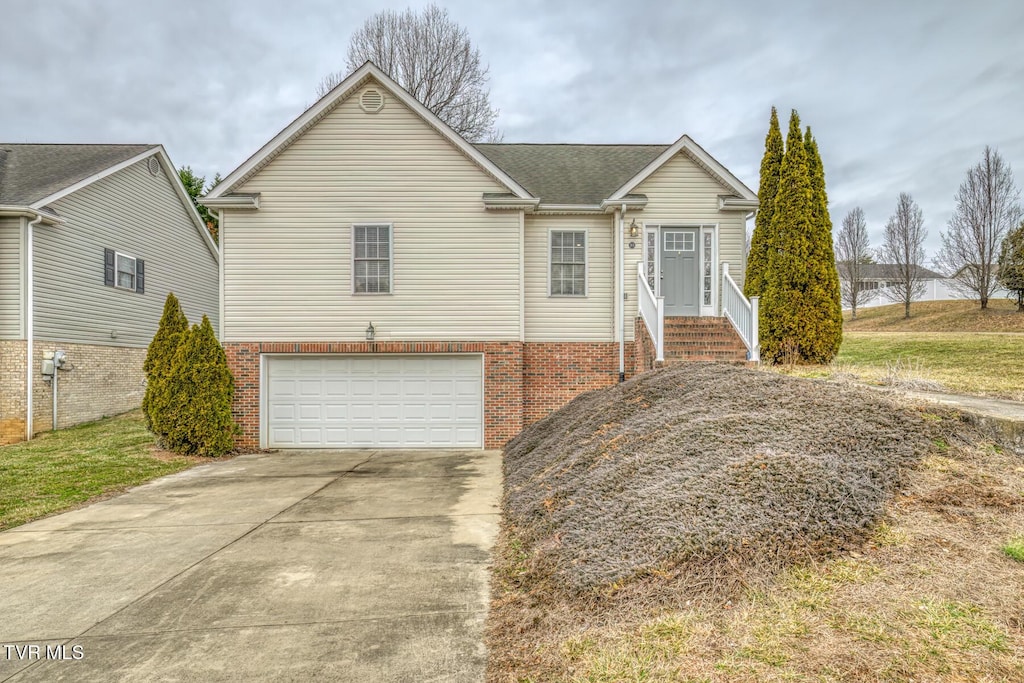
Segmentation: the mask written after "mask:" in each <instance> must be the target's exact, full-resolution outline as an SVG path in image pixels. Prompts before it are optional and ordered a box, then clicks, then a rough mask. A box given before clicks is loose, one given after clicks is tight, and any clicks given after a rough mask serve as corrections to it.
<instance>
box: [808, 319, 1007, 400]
mask: <svg viewBox="0 0 1024 683" xmlns="http://www.w3.org/2000/svg"><path fill="white" fill-rule="evenodd" d="M897 365H898V366H899V368H898V374H899V375H900V379H902V380H911V381H913V380H926V381H927V380H930V381H933V382H939V383H940V384H942V386H943V387H944V388H945V389H946V390H948V391H951V392H955V393H966V394H977V395H982V396H995V397H1000V398H1009V399H1014V400H1018V401H1019V400H1024V334H985V333H978V332H851V331H844V333H843V345H842V347H841V348H840V350H839V356H838V357H837V358H836V360H835V362H833V364H832V365H830V366H824V367H822V366H809V367H797V368H789V369H788V371H791V372H794V373H795V374H800V375H805V376H827V375H831V374H835V373H845V374H853V375H856V376H858V377H859V378H861V379H864V380H867V381H872V382H878V381H883V380H884V379H885V378H886V377H887V376H889V375H891V374H893V369H894V368H895V367H896V366H897Z"/></svg>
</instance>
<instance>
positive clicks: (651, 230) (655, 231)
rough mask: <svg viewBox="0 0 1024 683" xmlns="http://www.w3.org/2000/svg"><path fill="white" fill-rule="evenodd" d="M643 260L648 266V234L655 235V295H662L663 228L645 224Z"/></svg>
mask: <svg viewBox="0 0 1024 683" xmlns="http://www.w3.org/2000/svg"><path fill="white" fill-rule="evenodd" d="M643 235H644V244H643V247H644V250H643V254H642V261H643V264H644V267H646V266H647V236H648V235H654V289H653V291H654V296H656V297H657V296H661V229H660V228H659V226H657V225H646V224H645V225H644V226H643Z"/></svg>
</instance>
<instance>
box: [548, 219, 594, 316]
mask: <svg viewBox="0 0 1024 683" xmlns="http://www.w3.org/2000/svg"><path fill="white" fill-rule="evenodd" d="M556 232H582V233H583V293H582V294H552V293H551V266H552V265H553V264H552V263H551V235H552V234H554V233H556ZM544 248H545V250H546V251H547V254H548V257H547V262H548V298H549V299H586V298H587V297H589V296H590V229H589V228H548V234H547V242H546V243H545V244H544Z"/></svg>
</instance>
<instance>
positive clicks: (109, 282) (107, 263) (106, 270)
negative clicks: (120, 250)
mask: <svg viewBox="0 0 1024 683" xmlns="http://www.w3.org/2000/svg"><path fill="white" fill-rule="evenodd" d="M115 276H116V273H114V250H113V249H104V250H103V284H104V285H106V286H107V287H113V286H114V277H115Z"/></svg>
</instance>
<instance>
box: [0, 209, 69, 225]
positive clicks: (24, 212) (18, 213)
mask: <svg viewBox="0 0 1024 683" xmlns="http://www.w3.org/2000/svg"><path fill="white" fill-rule="evenodd" d="M0 216H4V217H7V216H10V217H15V218H18V217H20V218H28V219H31V220H36V219H38V218H42V219H43V220H42V221H40V222H41V223H43V224H44V225H54V226H56V225H64V223H66V222H67V221H65V219H64V218H63V217H61V216H56V215H54V214H52V213H49V212H48V211H44V210H42V209H33V208H32V207H30V206H16V205H11V204H0Z"/></svg>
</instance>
